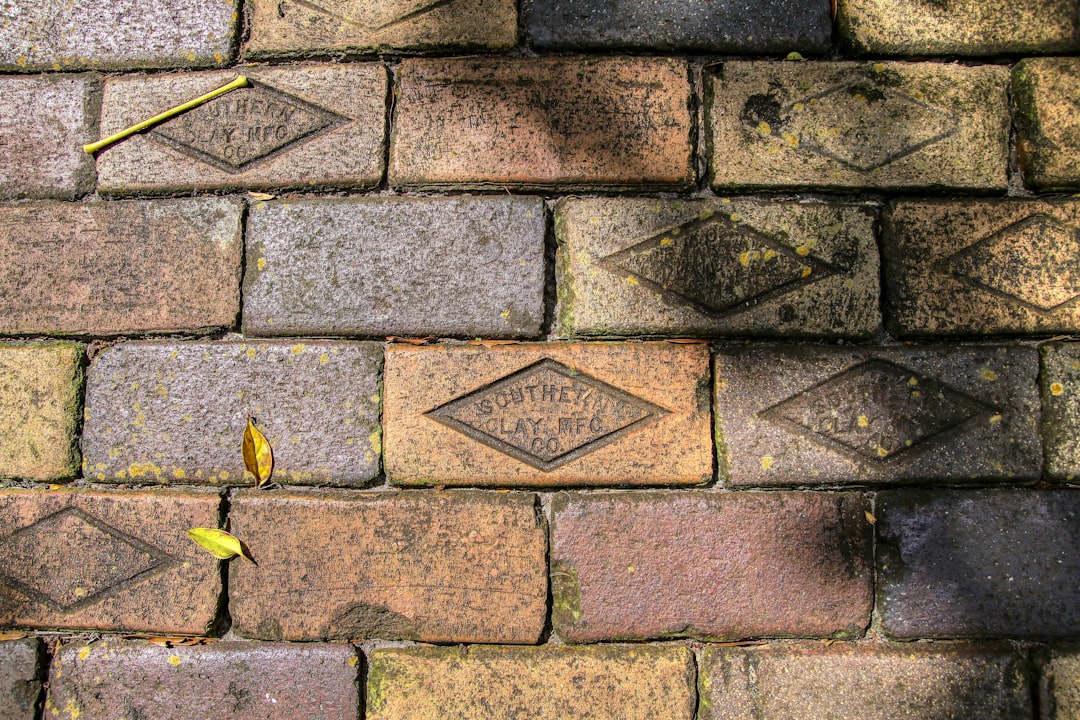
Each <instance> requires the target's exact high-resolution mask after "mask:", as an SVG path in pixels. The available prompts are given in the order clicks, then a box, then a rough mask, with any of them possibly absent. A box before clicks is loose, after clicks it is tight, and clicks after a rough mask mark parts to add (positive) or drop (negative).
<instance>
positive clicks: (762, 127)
mask: <svg viewBox="0 0 1080 720" xmlns="http://www.w3.org/2000/svg"><path fill="white" fill-rule="evenodd" d="M757 130H758V132H759V133H761V134H762V135H771V134H772V126H771V125H769V123H767V122H765V121H764V120H762V121H761V122H759V123H758V124H757Z"/></svg>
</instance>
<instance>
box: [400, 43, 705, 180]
mask: <svg viewBox="0 0 1080 720" xmlns="http://www.w3.org/2000/svg"><path fill="white" fill-rule="evenodd" d="M689 100H690V85H689V80H688V77H687V66H686V63H685V62H683V61H681V60H676V59H674V58H641V57H622V58H601V57H596V58H589V57H548V58H527V59H526V58H520V59H470V58H458V59H448V60H405V61H403V62H402V63H401V66H400V67H399V68H398V71H397V90H396V102H395V106H394V107H395V110H394V131H393V134H392V136H391V139H390V175H389V177H390V184H391V185H392V186H394V187H448V186H452V187H478V188H492V187H495V188H498V187H527V188H528V187H556V186H557V187H558V188H559V189H560V190H567V189H573V188H621V187H650V186H656V187H671V186H685V185H687V184H689V183H690V182H691V181H692V180H693V177H694V173H693V168H692V165H691V155H692V146H691V144H690V129H691V119H690V106H689Z"/></svg>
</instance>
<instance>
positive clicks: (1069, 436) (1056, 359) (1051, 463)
mask: <svg viewBox="0 0 1080 720" xmlns="http://www.w3.org/2000/svg"><path fill="white" fill-rule="evenodd" d="M1040 352H1041V353H1042V372H1041V373H1040V374H1039V382H1040V384H1041V385H1042V401H1043V421H1042V426H1041V431H1042V438H1043V447H1044V448H1045V449H1046V474H1047V475H1049V476H1050V477H1052V478H1054V479H1056V480H1064V481H1066V482H1073V481H1074V480H1075V479H1076V478H1077V476H1080V343H1047V344H1046V345H1043V346H1042V347H1041V348H1040Z"/></svg>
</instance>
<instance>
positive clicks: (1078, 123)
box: [1012, 58, 1080, 191]
mask: <svg viewBox="0 0 1080 720" xmlns="http://www.w3.org/2000/svg"><path fill="white" fill-rule="evenodd" d="M1012 92H1013V98H1014V100H1015V102H1016V106H1017V113H1016V137H1017V143H1016V154H1017V157H1018V158H1019V160H1020V165H1021V167H1022V168H1023V170H1024V183H1025V184H1026V185H1027V186H1028V187H1030V188H1034V189H1036V190H1043V191H1045V190H1070V189H1072V190H1075V189H1078V188H1080V112H1077V107H1076V98H1077V97H1080V58H1035V59H1028V60H1024V61H1022V62H1020V63H1018V64H1017V65H1016V66H1014V67H1013V73H1012Z"/></svg>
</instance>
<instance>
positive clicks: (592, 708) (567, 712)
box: [366, 645, 695, 720]
mask: <svg viewBox="0 0 1080 720" xmlns="http://www.w3.org/2000/svg"><path fill="white" fill-rule="evenodd" d="M370 663H371V664H370V668H369V670H368V686H367V705H366V707H367V717H368V718H369V720H405V719H406V718H420V717H422V718H427V719H428V720H438V719H439V718H455V719H460V720H506V719H507V718H540V719H545V718H552V719H554V718H590V719H592V720H616V719H618V720H646V719H647V720H669V719H670V720H690V718H692V717H693V716H694V699H695V698H694V667H693V658H692V656H691V654H690V651H689V650H687V649H686V648H682V647H656V646H649V645H637V646H633V645H605V646H597V647H559V646H546V647H538V648H510V647H483V646H477V647H465V648H406V649H400V650H376V651H375V652H373V653H372V654H371V657H370Z"/></svg>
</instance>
